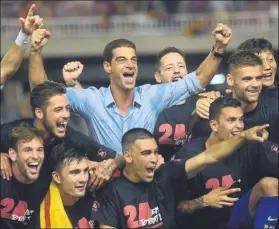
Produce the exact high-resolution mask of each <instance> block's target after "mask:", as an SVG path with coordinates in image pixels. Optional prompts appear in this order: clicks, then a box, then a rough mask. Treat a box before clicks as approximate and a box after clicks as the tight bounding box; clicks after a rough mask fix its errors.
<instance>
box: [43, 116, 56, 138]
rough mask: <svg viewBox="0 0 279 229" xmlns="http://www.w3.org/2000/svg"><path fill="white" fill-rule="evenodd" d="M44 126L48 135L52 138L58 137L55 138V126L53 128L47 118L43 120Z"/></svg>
mask: <svg viewBox="0 0 279 229" xmlns="http://www.w3.org/2000/svg"><path fill="white" fill-rule="evenodd" d="M43 124H44V127H45V129H46V131H47V132H48V134H49V135H50V137H56V136H55V132H54V128H55V127H54V126H52V125H51V124H50V123H49V122H48V120H47V116H45V117H44V118H43Z"/></svg>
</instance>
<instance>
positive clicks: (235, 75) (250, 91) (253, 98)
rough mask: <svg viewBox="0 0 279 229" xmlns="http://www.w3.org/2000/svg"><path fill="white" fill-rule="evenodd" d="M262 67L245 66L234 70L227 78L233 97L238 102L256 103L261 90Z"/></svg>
mask: <svg viewBox="0 0 279 229" xmlns="http://www.w3.org/2000/svg"><path fill="white" fill-rule="evenodd" d="M262 78H263V68H262V66H247V67H240V68H237V69H235V70H234V71H233V72H232V73H231V74H230V75H228V77H227V82H228V84H229V85H230V86H231V87H232V88H233V95H234V98H236V99H237V100H238V101H240V102H245V103H256V102H257V101H258V98H259V95H260V92H261V89H262Z"/></svg>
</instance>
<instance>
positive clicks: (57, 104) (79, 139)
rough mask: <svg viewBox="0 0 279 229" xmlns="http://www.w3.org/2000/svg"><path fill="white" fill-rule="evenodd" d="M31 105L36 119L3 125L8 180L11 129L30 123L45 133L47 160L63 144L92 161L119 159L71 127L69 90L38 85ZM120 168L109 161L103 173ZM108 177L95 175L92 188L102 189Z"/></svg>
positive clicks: (0, 149) (3, 162)
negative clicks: (82, 152) (68, 145)
mask: <svg viewBox="0 0 279 229" xmlns="http://www.w3.org/2000/svg"><path fill="white" fill-rule="evenodd" d="M30 104H31V109H32V112H33V115H34V119H32V118H30V119H21V120H15V121H12V122H9V123H6V124H3V125H1V146H0V152H1V171H2V175H3V177H4V178H7V179H9V177H10V176H11V172H10V168H9V161H8V160H9V159H8V157H7V154H6V152H8V149H9V147H10V143H9V140H8V136H9V134H10V132H11V130H12V129H13V128H14V127H16V126H18V125H20V123H27V124H29V125H31V126H33V127H35V128H37V129H39V130H42V131H43V132H44V142H45V152H46V161H47V160H48V157H49V156H50V154H51V151H52V148H53V147H54V146H56V145H58V144H60V143H61V142H63V141H66V142H71V143H72V144H73V145H74V146H76V147H77V148H81V149H84V150H85V151H86V152H89V154H88V157H89V159H90V160H91V161H102V160H104V159H108V158H114V157H115V156H116V152H115V151H113V150H111V149H109V148H107V147H105V146H102V145H100V144H99V143H97V142H95V141H93V140H91V139H90V138H88V137H87V136H86V135H83V134H81V133H80V132H78V131H75V130H74V129H72V128H71V127H69V126H68V121H69V117H70V110H69V109H70V108H69V103H68V100H67V97H66V88H65V87H64V86H63V85H62V84H60V83H56V82H53V81H46V82H44V83H42V84H40V85H38V86H37V87H35V88H34V89H33V90H32V92H31V98H30ZM119 157H120V155H119V156H118V158H119ZM118 158H117V159H118ZM120 160H121V158H120ZM118 165H119V166H120V164H117V163H116V161H115V160H111V159H109V160H107V165H106V166H108V167H106V168H107V171H104V170H102V172H103V175H104V174H105V173H107V174H108V177H110V176H111V173H112V172H113V170H114V169H115V168H116V167H117V166H118ZM108 177H106V178H104V177H103V176H99V177H96V176H95V175H94V176H93V178H92V179H94V180H92V185H93V186H96V187H99V186H101V185H102V184H103V182H104V181H105V180H107V179H109V178H108Z"/></svg>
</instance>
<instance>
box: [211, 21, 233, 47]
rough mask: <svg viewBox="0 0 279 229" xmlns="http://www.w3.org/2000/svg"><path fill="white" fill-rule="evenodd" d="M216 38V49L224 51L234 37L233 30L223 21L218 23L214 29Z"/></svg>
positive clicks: (213, 32) (213, 33)
mask: <svg viewBox="0 0 279 229" xmlns="http://www.w3.org/2000/svg"><path fill="white" fill-rule="evenodd" d="M212 35H213V36H214V38H215V41H216V43H215V51H222V52H223V51H224V49H225V48H226V46H227V45H228V44H229V42H230V40H231V38H232V30H231V29H230V28H229V27H228V26H227V25H224V24H222V23H218V24H217V25H216V27H215V29H214V30H213V31H212Z"/></svg>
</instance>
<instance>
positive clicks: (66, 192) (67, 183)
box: [53, 158, 89, 198]
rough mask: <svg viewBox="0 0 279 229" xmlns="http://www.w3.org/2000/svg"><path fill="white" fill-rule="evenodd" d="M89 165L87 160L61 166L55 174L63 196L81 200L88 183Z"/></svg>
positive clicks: (73, 161) (75, 160) (74, 161)
mask: <svg viewBox="0 0 279 229" xmlns="http://www.w3.org/2000/svg"><path fill="white" fill-rule="evenodd" d="M88 171H89V163H88V160H87V158H83V159H81V160H77V159H74V160H72V161H71V162H70V163H68V162H66V163H63V164H62V165H61V166H60V169H59V171H55V172H53V174H54V175H53V176H55V178H54V179H55V181H56V183H57V185H58V186H59V190H60V192H63V196H68V197H71V198H81V197H83V196H84V195H85V191H86V184H87V181H88V177H89V174H88Z"/></svg>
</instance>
